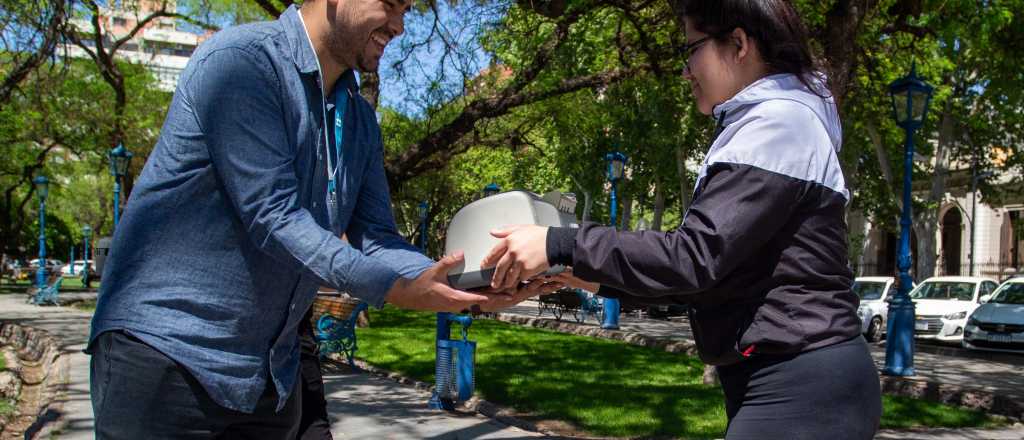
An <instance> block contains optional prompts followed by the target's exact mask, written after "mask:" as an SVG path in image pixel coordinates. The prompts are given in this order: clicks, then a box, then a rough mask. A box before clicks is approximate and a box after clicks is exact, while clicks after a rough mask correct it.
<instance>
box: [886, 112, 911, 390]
mask: <svg viewBox="0 0 1024 440" xmlns="http://www.w3.org/2000/svg"><path fill="white" fill-rule="evenodd" d="M908 107H909V104H908ZM908 114H909V109H908ZM914 128H915V127H913V126H912V125H906V126H904V127H903V129H904V130H906V132H907V133H906V135H907V139H906V152H905V155H904V157H903V213H902V215H901V216H900V250H899V256H898V261H897V264H898V267H899V272H900V273H899V277H900V286H899V290H898V291H897V292H896V297H895V298H893V300H892V302H890V303H889V322H888V328H887V329H886V330H887V335H886V340H885V368H884V369H883V370H882V373H883V374H886V375H890V376H913V375H914V313H915V310H914V302H913V301H911V299H910V286H911V284H912V283H913V280H912V279H911V278H910V263H911V259H910V225H911V223H910V214H911V212H910V210H911V206H910V204H911V198H910V189H911V188H910V185H911V177H912V176H911V174H912V173H913V166H914V164H913V161H914Z"/></svg>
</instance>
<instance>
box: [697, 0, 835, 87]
mask: <svg viewBox="0 0 1024 440" xmlns="http://www.w3.org/2000/svg"><path fill="white" fill-rule="evenodd" d="M682 6H683V8H682V9H683V17H685V18H688V19H690V22H691V23H692V25H693V26H694V27H695V28H696V30H698V31H700V32H703V33H705V34H708V35H709V36H711V37H712V38H714V39H715V40H718V41H727V40H728V39H729V35H730V34H731V33H732V31H733V30H734V29H736V28H740V29H743V31H744V32H746V33H747V35H748V36H750V38H752V39H753V40H754V42H755V43H756V44H757V48H758V50H759V51H760V52H761V57H762V58H764V61H765V63H766V64H767V65H768V70H769V71H770V72H771V73H791V74H794V75H796V76H797V77H798V78H800V82H802V83H803V84H804V85H805V86H807V88H808V89H810V90H811V92H812V93H815V94H817V95H819V96H822V97H823V98H824V97H825V96H827V94H828V90H827V89H825V90H820V89H821V88H822V87H821V86H814V85H812V83H811V82H810V81H809V80H808V79H809V78H810V77H811V76H812V75H815V74H816V73H815V72H816V71H818V69H819V67H818V63H817V61H816V60H815V59H814V57H813V56H812V55H811V49H810V45H809V44H808V36H807V28H806V27H805V26H804V23H803V21H802V20H800V16H798V15H797V13H796V10H794V9H793V5H792V4H790V2H788V1H786V0H721V1H718V0H683V2H682ZM821 81H823V82H824V81H826V78H821ZM823 85H824V86H826V87H827V84H823Z"/></svg>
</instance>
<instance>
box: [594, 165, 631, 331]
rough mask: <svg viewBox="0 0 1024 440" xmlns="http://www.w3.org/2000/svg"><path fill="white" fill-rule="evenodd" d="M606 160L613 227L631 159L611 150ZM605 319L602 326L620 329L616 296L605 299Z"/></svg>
mask: <svg viewBox="0 0 1024 440" xmlns="http://www.w3.org/2000/svg"><path fill="white" fill-rule="evenodd" d="M604 158H605V161H606V162H608V167H607V169H606V170H605V177H607V178H608V182H609V183H611V187H612V188H611V190H612V191H611V203H610V205H609V217H610V219H609V220H610V221H609V225H610V226H611V227H613V228H615V227H617V225H618V220H617V218H616V214H617V213H618V212H617V209H618V200H617V198H618V197H617V194H616V192H617V190H618V184H619V180H622V175H623V172H624V170H625V168H626V162H627V161H628V160H629V159H628V158H627V157H626V155H625V154H622V153H621V152H619V151H615V152H611V153H608V154H607V155H605V157H604ZM603 307H604V320H603V321H602V322H601V328H603V329H609V330H618V328H619V310H620V305H619V300H618V299H615V298H605V299H604V306H603Z"/></svg>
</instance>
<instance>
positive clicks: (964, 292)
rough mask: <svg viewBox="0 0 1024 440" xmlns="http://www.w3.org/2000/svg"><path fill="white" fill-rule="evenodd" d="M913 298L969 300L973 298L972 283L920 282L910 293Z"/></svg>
mask: <svg viewBox="0 0 1024 440" xmlns="http://www.w3.org/2000/svg"><path fill="white" fill-rule="evenodd" d="M910 297H911V298H913V299H935V300H949V301H970V300H971V299H973V298H974V283H964V282H955V281H932V282H926V283H924V284H921V285H920V286H919V287H918V288H917V289H915V290H914V291H913V292H911V293H910Z"/></svg>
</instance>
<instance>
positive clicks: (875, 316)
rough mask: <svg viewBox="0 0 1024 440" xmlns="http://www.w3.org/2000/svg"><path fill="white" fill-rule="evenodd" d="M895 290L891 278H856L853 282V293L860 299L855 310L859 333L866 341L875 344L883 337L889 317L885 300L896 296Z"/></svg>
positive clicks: (893, 279)
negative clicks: (859, 326)
mask: <svg viewBox="0 0 1024 440" xmlns="http://www.w3.org/2000/svg"><path fill="white" fill-rule="evenodd" d="M913 287H914V286H913V285H911V288H913ZM896 290H897V289H896V279H895V278H893V277H857V279H855V280H854V281H853V293H856V294H857V296H858V297H860V307H858V308H857V317H859V318H860V322H861V328H860V331H861V333H863V334H864V337H865V338H867V340H868V341H870V342H877V341H879V340H881V339H882V336H883V335H885V328H886V325H887V322H888V317H889V303H888V301H887V300H888V299H889V298H892V297H893V296H895V295H896Z"/></svg>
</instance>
